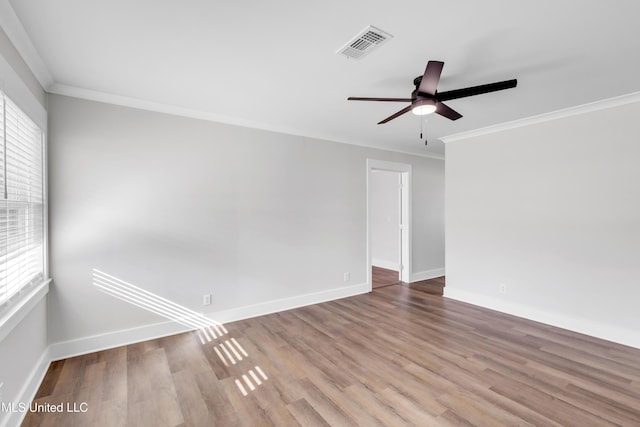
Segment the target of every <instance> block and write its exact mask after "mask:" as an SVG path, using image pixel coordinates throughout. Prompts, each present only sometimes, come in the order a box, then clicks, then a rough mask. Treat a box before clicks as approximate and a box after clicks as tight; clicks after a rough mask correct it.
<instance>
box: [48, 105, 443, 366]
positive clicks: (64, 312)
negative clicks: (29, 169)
mask: <svg viewBox="0 0 640 427" xmlns="http://www.w3.org/2000/svg"><path fill="white" fill-rule="evenodd" d="M49 105H50V127H49V129H50V133H49V141H50V142H49V146H50V147H49V155H50V157H49V163H50V200H51V203H50V223H51V272H52V277H53V279H54V283H53V286H52V290H51V292H50V295H49V323H50V325H51V328H50V340H51V342H52V343H57V344H59V345H58V346H57V349H56V351H55V352H54V353H55V354H57V355H59V356H64V355H67V354H70V353H74V352H80V351H86V350H89V349H91V347H104V346H108V345H116V344H122V342H123V341H126V340H127V339H132V338H130V337H129V338H127V337H125V336H124V335H118V331H123V330H129V329H135V328H141V327H144V326H145V325H151V324H154V323H157V322H159V321H161V320H162V319H161V318H159V317H158V316H156V315H153V314H151V313H147V312H144V311H143V310H141V309H139V308H137V307H134V306H131V305H129V304H127V303H125V302H121V301H118V300H115V299H113V298H112V297H110V296H107V295H105V294H103V293H101V292H99V291H98V290H97V289H96V288H95V287H94V286H92V269H94V268H97V269H99V270H101V271H104V272H106V273H109V274H112V275H114V276H116V277H118V278H120V279H122V280H125V281H127V282H130V283H132V284H134V285H136V286H139V287H142V288H144V289H146V290H148V291H150V292H153V293H155V294H157V295H159V296H162V297H164V298H167V299H170V300H172V301H174V302H175V303H178V304H181V305H183V306H185V307H187V308H189V309H193V310H195V311H198V312H205V313H220V312H225V311H227V312H228V311H229V310H232V311H233V310H236V312H235V314H234V315H228V316H227V318H229V317H230V318H238V317H243V316H246V315H252V314H256V313H259V312H261V310H262V311H264V310H263V309H265V310H266V308H265V307H267V306H268V307H275V309H281V308H282V307H283V305H282V304H280V305H279V304H275V303H274V304H272V303H273V302H274V301H275V302H277V301H289V305H292V306H295V305H297V304H298V305H299V304H301V303H311V302H314V301H317V300H322V299H326V298H328V297H331V296H340V295H344V294H353V293H358V292H363V291H364V290H365V289H366V286H365V285H366V159H367V158H368V157H370V158H377V159H383V160H389V161H396V162H402V163H409V164H411V165H412V167H413V170H414V181H413V182H414V185H413V189H414V194H413V197H414V205H413V218H414V231H415V232H414V236H413V241H414V242H416V245H415V250H414V253H413V260H414V271H423V270H433V269H438V268H443V267H444V258H443V257H444V239H443V233H444V211H443V196H444V162H443V161H441V160H436V159H429V158H422V157H416V156H409V155H402V154H394V153H391V152H385V151H380V150H371V149H365V148H362V147H356V146H350V145H345V144H339V143H333V142H328V141H319V140H313V139H309V138H303V137H297V136H291V135H284V134H278V133H273V132H267V131H261V130H254V129H247V128H241V127H235V126H230V125H224V124H219V123H212V122H206V121H199V120H195V119H188V118H182V117H176V116H171V115H166V114H161V113H154V112H148V111H142V110H136V109H130V108H125V107H120V106H114V105H108V104H102V103H97V102H93V101H85V100H79V99H75V98H69V97H63V96H56V95H51V96H50V104H49ZM345 272H349V273H350V276H351V280H350V281H349V282H346V283H345V282H344V281H343V275H344V273H345ZM208 293H210V294H212V295H213V299H212V304H211V305H210V306H206V307H204V306H202V296H203V294H208ZM269 304H272V305H271V306H269ZM252 307H254V308H255V307H258V308H257V309H255V310H254V309H252ZM260 307H262V308H260ZM268 307H267V308H268ZM223 320H224V319H223ZM227 320H228V319H227ZM156 332H157V331H156ZM164 332H166V330H165V331H164ZM150 333H151V332H148V333H142V334H141V335H138V336H136V337H135V338H136V339H141V338H145V337H146V336H148V334H150ZM154 333H155V332H154ZM160 333H162V332H160ZM145 334H146V335H145ZM97 337H98V338H97ZM99 337H103V338H105V337H106V338H105V339H102V338H99ZM109 337H111V338H109ZM74 340H75V341H74ZM83 340H85V341H86V342H87V344H86V345H85V346H83V345H77V346H76V345H75V344H77V343H78V341H83ZM91 340H93V341H91ZM60 343H62V344H60ZM74 343H75V344H74Z"/></svg>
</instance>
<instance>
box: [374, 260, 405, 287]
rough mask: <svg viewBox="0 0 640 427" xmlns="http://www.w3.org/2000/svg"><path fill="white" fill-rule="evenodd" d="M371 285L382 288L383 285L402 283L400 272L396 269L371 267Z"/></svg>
mask: <svg viewBox="0 0 640 427" xmlns="http://www.w3.org/2000/svg"><path fill="white" fill-rule="evenodd" d="M371 282H372V283H371V287H372V288H373V289H375V288H381V287H383V286H389V285H396V284H398V283H400V274H399V273H398V272H397V271H395V270H389V269H387V268H382V267H376V266H375V265H374V266H372V267H371Z"/></svg>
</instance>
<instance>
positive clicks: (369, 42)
mask: <svg viewBox="0 0 640 427" xmlns="http://www.w3.org/2000/svg"><path fill="white" fill-rule="evenodd" d="M392 37H393V36H392V35H391V34H389V33H386V32H384V31H382V30H381V29H379V28H376V27H374V26H372V25H369V26H368V27H367V28H365V29H364V30H362V31H360V33H359V34H358V35H357V36H355V37H354V38H352V39H351V40H350V41H349V43H347V44H345V45H344V46H342V47H341V48H340V49H339V50H338V52H337V53H340V54H342V55H344V56H346V57H347V58H354V59H360V58H362V57H364V56H365V55H367V54H368V53H369V52H371V51H372V50H374V49H375V48H377V47H378V46H382V45H383V44H384V43H385V42H386V41H387V40H389V39H390V38H392Z"/></svg>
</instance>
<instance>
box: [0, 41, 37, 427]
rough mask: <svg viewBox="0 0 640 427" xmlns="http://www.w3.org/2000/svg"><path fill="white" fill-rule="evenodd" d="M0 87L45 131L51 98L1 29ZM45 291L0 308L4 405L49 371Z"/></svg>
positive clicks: (30, 390)
mask: <svg viewBox="0 0 640 427" xmlns="http://www.w3.org/2000/svg"><path fill="white" fill-rule="evenodd" d="M0 89H2V90H3V91H4V92H5V93H6V94H7V95H8V96H9V97H10V98H11V99H12V100H13V101H14V102H15V103H16V104H17V105H18V106H19V107H20V108H21V109H22V110H23V111H24V112H26V113H27V114H28V115H29V116H30V117H31V118H32V119H33V120H34V121H35V122H36V123H38V125H39V126H41V127H42V128H43V129H46V126H47V122H46V120H47V112H46V109H45V107H44V104H45V102H46V101H45V100H46V95H45V93H44V91H43V90H42V88H41V87H40V86H39V85H38V83H37V80H36V79H35V77H34V76H33V74H32V73H31V72H30V71H29V68H28V67H27V65H26V64H25V63H24V61H23V60H22V58H21V57H20V55H19V54H18V52H17V51H16V50H15V48H14V47H13V45H12V44H11V41H9V39H8V38H7V36H6V34H5V33H4V31H3V30H1V29H0ZM45 293H46V287H45V288H41V290H40V291H39V292H34V293H33V296H32V297H28V296H27V297H23V298H22V299H20V300H19V301H18V302H17V304H14V305H12V306H11V307H8V308H7V307H2V308H0V384H1V386H0V402H4V403H5V404H7V403H9V404H11V403H13V404H19V403H21V402H27V403H28V402H29V400H30V399H31V398H32V397H33V395H34V394H35V392H36V391H37V387H38V386H39V383H40V381H41V379H42V376H43V375H44V373H45V372H46V369H47V367H48V362H49V361H48V356H47V322H46V320H47V316H46V304H45V300H44V299H43V298H44V295H45ZM12 312H13V313H12ZM22 415H23V414H22V413H19V412H16V413H11V412H0V426H4V425H13V424H16V423H19V420H21V419H22Z"/></svg>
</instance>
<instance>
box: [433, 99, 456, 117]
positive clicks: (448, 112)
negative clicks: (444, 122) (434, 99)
mask: <svg viewBox="0 0 640 427" xmlns="http://www.w3.org/2000/svg"><path fill="white" fill-rule="evenodd" d="M436 113H438V114H440V115H441V116H443V117H446V118H447V119H451V120H458V119H459V118H460V117H462V114H460V113H458V112H457V111H456V110H454V109H453V108H451V107H449V106H447V105H445V104H443V103H442V102H438V103H437V104H436Z"/></svg>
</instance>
